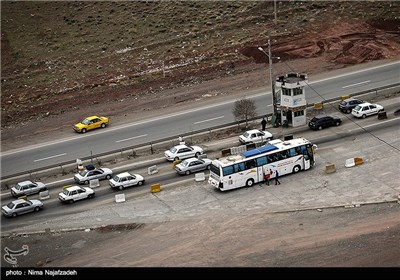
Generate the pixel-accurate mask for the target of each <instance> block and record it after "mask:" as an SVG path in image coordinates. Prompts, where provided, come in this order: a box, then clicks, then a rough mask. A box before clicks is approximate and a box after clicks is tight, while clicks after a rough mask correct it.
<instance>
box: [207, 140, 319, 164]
mask: <svg viewBox="0 0 400 280" xmlns="http://www.w3.org/2000/svg"><path fill="white" fill-rule="evenodd" d="M277 140H278V139H277ZM277 140H272V141H273V142H272V143H273V144H271V141H270V142H269V143H268V144H266V145H264V146H261V147H258V148H256V149H252V150H248V151H244V152H242V153H241V154H237V155H230V156H226V157H222V158H219V159H217V160H214V162H215V161H217V162H218V163H219V165H221V166H226V165H230V164H232V163H235V162H241V161H242V160H245V159H246V158H250V157H253V156H256V155H262V154H271V152H273V151H282V150H287V149H290V148H294V147H297V146H301V145H304V144H311V142H310V141H308V140H307V139H305V138H295V139H290V140H286V141H277Z"/></svg>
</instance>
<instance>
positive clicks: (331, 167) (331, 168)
mask: <svg viewBox="0 0 400 280" xmlns="http://www.w3.org/2000/svg"><path fill="white" fill-rule="evenodd" d="M334 172H336V167H335V165H334V164H333V163H327V164H326V165H325V173H328V174H329V173H334Z"/></svg>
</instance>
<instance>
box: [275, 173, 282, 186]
mask: <svg viewBox="0 0 400 280" xmlns="http://www.w3.org/2000/svg"><path fill="white" fill-rule="evenodd" d="M280 184H281V182H280V181H279V172H278V170H276V171H275V185H280Z"/></svg>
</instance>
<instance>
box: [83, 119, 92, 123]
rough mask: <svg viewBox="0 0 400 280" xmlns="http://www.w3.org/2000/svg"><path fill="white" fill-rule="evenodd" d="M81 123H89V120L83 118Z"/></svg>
mask: <svg viewBox="0 0 400 280" xmlns="http://www.w3.org/2000/svg"><path fill="white" fill-rule="evenodd" d="M81 123H83V124H89V123H90V121H89V120H88V119H84V120H83V121H81Z"/></svg>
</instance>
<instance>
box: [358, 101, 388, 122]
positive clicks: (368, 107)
mask: <svg viewBox="0 0 400 280" xmlns="http://www.w3.org/2000/svg"><path fill="white" fill-rule="evenodd" d="M382 111H384V109H383V106H382V105H379V104H371V103H368V102H366V103H362V104H358V105H357V106H356V107H355V108H354V109H353V110H352V111H351V114H352V115H353V116H355V117H357V118H363V119H365V118H366V117H368V116H371V115H375V114H378V113H379V112H382Z"/></svg>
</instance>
